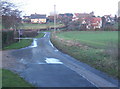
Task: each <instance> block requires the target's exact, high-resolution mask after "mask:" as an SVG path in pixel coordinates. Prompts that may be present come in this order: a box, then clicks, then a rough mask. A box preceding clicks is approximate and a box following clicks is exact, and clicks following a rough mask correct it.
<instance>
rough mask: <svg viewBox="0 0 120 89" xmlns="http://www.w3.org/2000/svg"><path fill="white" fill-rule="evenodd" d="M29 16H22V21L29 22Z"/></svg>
mask: <svg viewBox="0 0 120 89" xmlns="http://www.w3.org/2000/svg"><path fill="white" fill-rule="evenodd" d="M30 22H31V20H30V16H23V19H22V23H30Z"/></svg>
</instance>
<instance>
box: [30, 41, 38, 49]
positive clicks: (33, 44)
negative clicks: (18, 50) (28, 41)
mask: <svg viewBox="0 0 120 89" xmlns="http://www.w3.org/2000/svg"><path fill="white" fill-rule="evenodd" d="M30 47H32V48H34V47H37V39H33V43H32V46H30Z"/></svg>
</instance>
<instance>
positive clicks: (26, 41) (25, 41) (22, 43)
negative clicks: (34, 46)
mask: <svg viewBox="0 0 120 89" xmlns="http://www.w3.org/2000/svg"><path fill="white" fill-rule="evenodd" d="M32 41H33V40H32V39H22V40H20V42H16V43H13V44H11V45H9V46H7V47H4V48H3V50H8V49H20V48H24V47H27V46H29V45H31V43H32Z"/></svg>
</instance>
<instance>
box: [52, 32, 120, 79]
mask: <svg viewBox="0 0 120 89" xmlns="http://www.w3.org/2000/svg"><path fill="white" fill-rule="evenodd" d="M75 33H76V34H75ZM81 33H82V34H81ZM83 33H84V34H85V33H86V35H84V34H83ZM88 33H89V36H87V35H88ZM98 33H99V34H98ZM102 33H103V34H104V35H105V33H106V32H79V31H77V32H61V33H57V34H52V36H51V41H52V43H53V44H54V45H55V46H56V47H57V48H58V49H59V50H61V51H62V52H64V53H67V54H69V55H71V56H72V57H74V58H76V59H78V60H79V61H81V62H84V63H87V64H89V65H90V66H92V67H94V68H96V69H98V70H101V71H103V72H106V73H107V74H108V75H110V76H113V77H114V78H119V79H120V75H119V74H118V62H119V61H118V48H117V46H115V44H117V42H115V40H116V41H117V39H115V38H114V36H116V35H114V32H113V33H112V32H108V33H109V34H108V35H109V36H110V34H111V36H112V37H113V39H114V40H113V39H111V40H110V39H109V37H108V36H107V34H106V36H104V37H103V36H101V35H102ZM96 34H97V35H96ZM93 35H94V36H93ZM85 36H87V37H85ZM79 38H80V39H82V40H83V39H84V40H85V41H84V42H83V41H80V39H79ZM107 38H108V40H107ZM76 39H77V41H76ZM89 39H91V41H89ZM104 40H106V41H104ZM99 41H101V42H102V44H104V45H101V44H96V42H98V43H99ZM111 41H112V42H114V43H111ZM91 42H92V43H91ZM101 42H100V43H101ZM106 42H108V43H109V42H110V43H109V45H108V44H106ZM93 43H94V44H93Z"/></svg>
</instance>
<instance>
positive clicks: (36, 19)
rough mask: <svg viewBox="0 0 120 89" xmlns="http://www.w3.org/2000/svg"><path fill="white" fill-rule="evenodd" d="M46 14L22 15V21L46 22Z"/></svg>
mask: <svg viewBox="0 0 120 89" xmlns="http://www.w3.org/2000/svg"><path fill="white" fill-rule="evenodd" d="M46 20H47V18H46V15H45V14H36V13H35V14H31V15H30V16H23V19H22V22H23V23H40V24H42V23H46Z"/></svg>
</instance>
